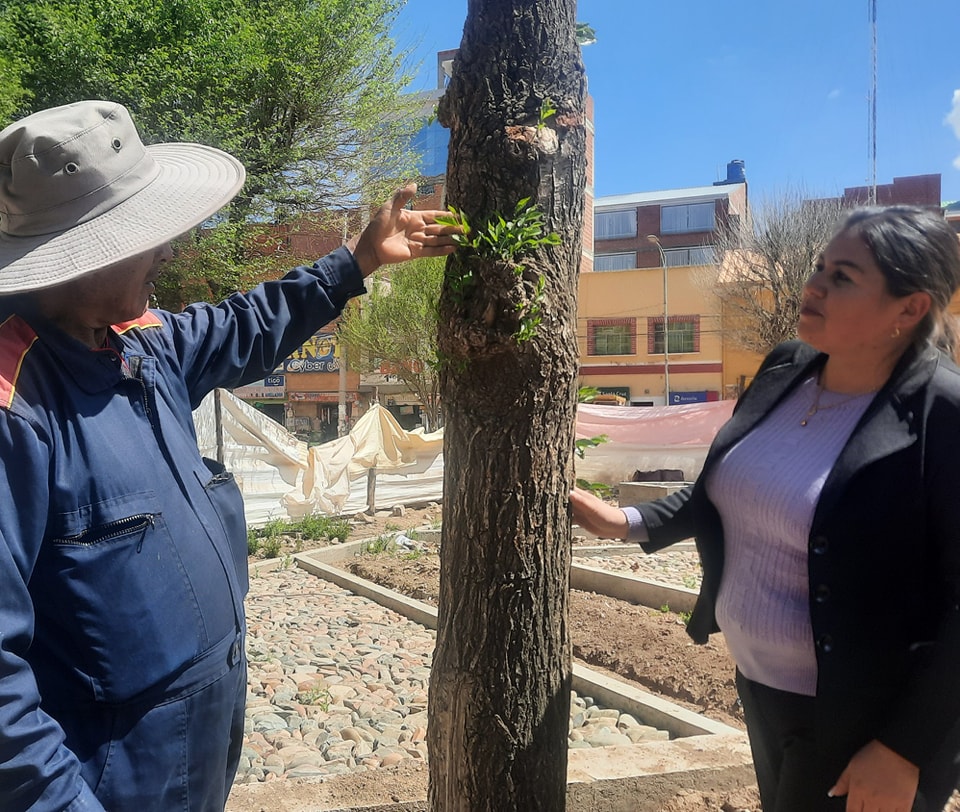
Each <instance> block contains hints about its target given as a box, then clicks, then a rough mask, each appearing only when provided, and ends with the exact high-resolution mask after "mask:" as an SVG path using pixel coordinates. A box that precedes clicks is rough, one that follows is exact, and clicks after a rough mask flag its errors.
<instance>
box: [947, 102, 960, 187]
mask: <svg viewBox="0 0 960 812" xmlns="http://www.w3.org/2000/svg"><path fill="white" fill-rule="evenodd" d="M943 123H944V124H948V125H949V126H950V127H952V128H953V134H954V135H955V136H957V138H960V90H954V91H953V108H952V109H951V110H950V112H949V113H947V117H946V118H945V119H944V120H943ZM953 165H954V166H955V167H956V168H957V169H960V155H958V156H957V157H956V158H954V159H953Z"/></svg>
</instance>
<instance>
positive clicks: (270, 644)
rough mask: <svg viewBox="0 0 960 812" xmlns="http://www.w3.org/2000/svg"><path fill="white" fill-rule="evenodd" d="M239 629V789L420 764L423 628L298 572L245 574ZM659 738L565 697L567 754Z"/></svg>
mask: <svg viewBox="0 0 960 812" xmlns="http://www.w3.org/2000/svg"><path fill="white" fill-rule="evenodd" d="M247 627H248V633H247V657H248V660H249V667H248V668H249V671H248V695H247V710H246V719H245V727H244V733H245V737H244V746H243V750H242V753H241V757H240V766H239V769H238V771H237V777H236V779H235V780H236V782H237V783H251V782H261V781H276V780H284V779H290V778H300V779H308V780H323V779H324V778H326V777H329V776H333V775H338V774H341V773H346V772H350V771H354V770H371V769H376V768H378V767H385V766H391V765H395V764H398V763H400V762H402V761H425V760H426V759H427V743H426V736H427V690H428V687H429V679H430V664H431V658H432V655H433V649H434V644H435V642H436V634H435V632H434V631H433V630H431V629H427V628H425V627H424V626H420V625H418V624H416V623H414V622H412V621H410V620H407V619H406V618H405V617H403V616H402V615H399V614H398V613H396V612H393V611H391V610H389V609H386V608H384V607H381V606H380V605H379V604H376V603H374V602H373V601H370V600H368V599H366V598H362V597H359V596H357V595H354V594H353V593H352V592H348V591H346V590H344V589H342V588H340V587H337V586H335V585H334V584H331V583H329V582H328V581H324V580H323V579H321V578H318V577H316V576H313V575H311V574H310V573H308V572H306V571H305V570H301V569H299V568H296V567H286V568H281V569H279V570H275V571H272V572H266V571H264V570H258V571H254V572H251V578H250V594H249V596H248V598H247ZM668 737H669V736H668V734H667V732H666V731H660V730H657V729H655V728H652V727H649V726H646V725H642V724H640V723H638V722H637V720H636V719H634V718H633V717H631V716H629V715H628V714H621V713H619V712H618V711H616V710H612V709H607V708H601V707H598V706H597V705H596V703H595V702H594V701H593V699H592V698H591V697H583V696H578V695H577V694H576V692H574V693H573V694H572V697H571V706H570V731H569V744H570V747H571V748H577V747H604V746H607V745H613V744H630V743H634V742H640V741H649V740H658V739H667V738H668Z"/></svg>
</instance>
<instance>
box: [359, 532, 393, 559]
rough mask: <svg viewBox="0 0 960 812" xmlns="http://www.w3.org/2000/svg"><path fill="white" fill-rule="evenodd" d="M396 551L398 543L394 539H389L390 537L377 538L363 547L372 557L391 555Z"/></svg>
mask: <svg viewBox="0 0 960 812" xmlns="http://www.w3.org/2000/svg"><path fill="white" fill-rule="evenodd" d="M396 549H397V545H396V542H394V541H393V539H391V538H389V537H388V536H377V537H376V538H375V539H371V540H370V541H368V542H367V543H366V544H364V545H363V552H365V553H368V554H370V555H378V554H379V553H389V552H393V551H394V550H396Z"/></svg>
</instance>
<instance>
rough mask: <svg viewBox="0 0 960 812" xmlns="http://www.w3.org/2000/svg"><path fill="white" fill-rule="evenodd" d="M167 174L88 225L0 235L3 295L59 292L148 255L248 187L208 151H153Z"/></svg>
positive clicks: (225, 160)
mask: <svg viewBox="0 0 960 812" xmlns="http://www.w3.org/2000/svg"><path fill="white" fill-rule="evenodd" d="M147 149H148V150H149V152H150V154H151V155H152V156H153V158H154V160H155V161H156V162H157V164H158V165H159V166H160V173H159V174H158V175H157V177H156V179H155V180H154V181H153V182H151V183H150V184H149V185H148V186H146V187H145V188H143V189H142V190H140V191H139V192H137V193H136V194H135V195H133V196H132V197H129V198H127V199H126V200H124V201H123V202H122V203H119V204H117V205H116V206H114V207H113V208H112V209H110V210H109V211H106V212H104V213H103V214H101V215H99V216H97V217H95V218H93V219H92V220H89V221H87V222H85V223H81V224H79V225H76V226H73V227H71V228H68V229H66V230H64V231H59V232H56V233H54V234H42V235H39V236H36V237H11V236H10V235H8V234H4V233H3V232H0V295H2V294H10V293H23V292H25V291H30V290H39V289H41V288H47V287H53V286H54V285H59V284H62V283H64V282H69V281H70V280H72V279H77V278H78V277H81V276H85V275H86V274H89V273H92V272H93V271H97V270H100V269H101V268H105V267H107V266H108V265H112V264H114V263H116V262H120V261H122V260H124V259H129V258H130V257H133V256H136V255H137V254H141V253H143V252H144V251H149V250H151V249H153V248H156V247H157V246H159V245H163V243H165V242H168V241H169V240H172V239H173V238H174V237H178V236H179V235H181V234H183V233H184V232H185V231H189V230H190V229H191V228H193V227H194V226H197V225H199V224H200V223H202V222H203V221H204V220H207V219H208V218H209V217H210V216H211V215H212V214H214V213H215V212H216V211H218V210H219V209H221V208H223V206H225V205H226V204H227V203H229V202H230V201H231V200H232V199H233V198H234V196H235V195H236V194H237V192H239V191H240V187H242V186H243V181H244V178H245V172H244V168H243V164H241V163H240V162H239V161H238V160H237V159H236V158H234V157H233V156H232V155H229V154H227V153H226V152H222V151H221V150H218V149H214V148H213V147H207V146H203V145H202V144H182V143H172V144H154V145H151V146H148V147H147Z"/></svg>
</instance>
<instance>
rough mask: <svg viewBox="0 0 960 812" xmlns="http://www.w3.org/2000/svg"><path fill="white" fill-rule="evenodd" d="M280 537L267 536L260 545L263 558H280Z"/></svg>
mask: <svg viewBox="0 0 960 812" xmlns="http://www.w3.org/2000/svg"><path fill="white" fill-rule="evenodd" d="M280 545H281V541H280V536H279V535H276V536H267V537H266V538H265V539H264V540H263V543H262V545H261V549H262V550H263V557H264V558H279V557H280Z"/></svg>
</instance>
